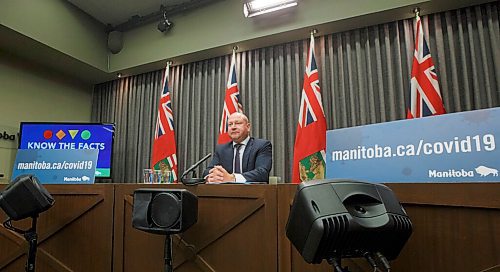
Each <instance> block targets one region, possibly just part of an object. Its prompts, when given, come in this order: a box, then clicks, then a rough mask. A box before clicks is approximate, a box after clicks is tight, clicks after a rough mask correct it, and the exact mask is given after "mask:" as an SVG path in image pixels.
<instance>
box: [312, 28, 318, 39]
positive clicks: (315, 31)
mask: <svg viewBox="0 0 500 272" xmlns="http://www.w3.org/2000/svg"><path fill="white" fill-rule="evenodd" d="M317 33H318V30H317V29H316V28H313V29H311V37H312V38H314V34H317Z"/></svg>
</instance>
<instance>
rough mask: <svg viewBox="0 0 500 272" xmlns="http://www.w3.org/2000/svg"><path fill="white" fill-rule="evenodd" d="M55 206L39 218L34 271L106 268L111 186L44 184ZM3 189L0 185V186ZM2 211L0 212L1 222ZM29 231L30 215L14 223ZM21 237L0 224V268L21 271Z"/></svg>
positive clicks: (108, 266)
mask: <svg viewBox="0 0 500 272" xmlns="http://www.w3.org/2000/svg"><path fill="white" fill-rule="evenodd" d="M45 188H47V190H48V191H49V192H50V193H51V195H52V196H53V197H54V199H55V203H54V206H53V207H52V208H50V209H49V210H48V211H46V212H44V213H42V214H41V215H40V217H39V219H38V227H37V233H38V250H37V260H36V261H37V262H36V269H37V271H110V270H111V265H112V262H111V258H110V256H111V250H112V241H113V240H112V229H113V220H112V218H113V202H114V200H113V187H112V186H106V185H97V184H96V185H46V186H45ZM0 190H3V187H0ZM5 218H6V215H5V214H4V213H3V211H1V212H0V220H1V221H2V222H3V221H4V220H5ZM14 225H15V226H17V227H19V228H22V229H28V228H29V227H30V226H31V219H25V220H22V221H19V222H15V223H14ZM27 252H28V245H27V242H26V241H25V239H24V238H23V237H21V236H19V235H17V234H13V233H12V232H10V231H9V230H7V229H5V228H4V227H3V225H2V226H1V227H0V271H15V272H19V271H24V265H25V263H26V253H27Z"/></svg>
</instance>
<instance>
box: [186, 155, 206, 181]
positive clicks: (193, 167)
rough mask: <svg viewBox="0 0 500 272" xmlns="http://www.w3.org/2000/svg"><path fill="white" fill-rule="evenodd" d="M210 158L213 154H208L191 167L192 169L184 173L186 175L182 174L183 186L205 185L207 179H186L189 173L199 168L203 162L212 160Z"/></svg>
mask: <svg viewBox="0 0 500 272" xmlns="http://www.w3.org/2000/svg"><path fill="white" fill-rule="evenodd" d="M210 156H212V153H208V154H207V155H206V156H205V157H203V158H202V159H201V160H199V161H197V162H196V163H195V164H193V165H191V167H189V168H188V169H187V170H186V171H184V173H182V176H181V182H182V184H184V185H196V184H201V183H205V179H204V178H189V179H186V178H185V177H186V176H187V175H188V174H189V172H191V171H193V170H194V169H196V167H198V165H200V164H201V163H202V162H204V161H206V160H207V159H208V158H210Z"/></svg>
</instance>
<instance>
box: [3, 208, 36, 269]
mask: <svg viewBox="0 0 500 272" xmlns="http://www.w3.org/2000/svg"><path fill="white" fill-rule="evenodd" d="M37 219H38V214H37V215H34V216H32V217H31V228H30V229H28V230H22V229H18V228H16V227H14V226H12V220H11V219H10V218H7V220H5V222H3V226H4V227H5V228H6V229H8V230H11V231H13V232H16V233H19V234H21V235H23V236H24V238H25V239H26V241H27V242H28V244H29V245H30V248H29V251H28V259H27V261H26V266H25V271H27V272H32V271H35V263H36V250H37V245H38V235H37V233H36V221H37Z"/></svg>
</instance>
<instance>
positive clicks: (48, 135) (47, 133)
mask: <svg viewBox="0 0 500 272" xmlns="http://www.w3.org/2000/svg"><path fill="white" fill-rule="evenodd" d="M43 138H45V139H47V140H48V139H50V138H52V130H46V131H44V132H43Z"/></svg>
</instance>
